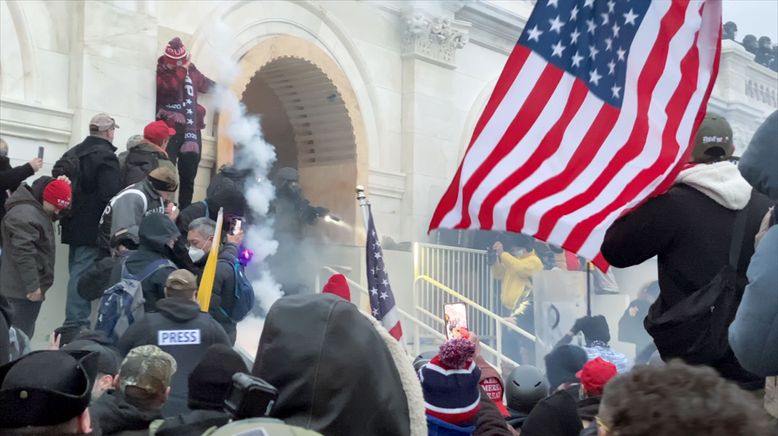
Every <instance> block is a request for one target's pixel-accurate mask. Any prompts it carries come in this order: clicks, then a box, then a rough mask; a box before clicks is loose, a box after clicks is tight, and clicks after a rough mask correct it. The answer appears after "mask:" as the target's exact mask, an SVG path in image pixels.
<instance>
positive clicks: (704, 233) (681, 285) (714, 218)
mask: <svg viewBox="0 0 778 436" xmlns="http://www.w3.org/2000/svg"><path fill="white" fill-rule="evenodd" d="M751 192H752V189H751V186H750V185H749V184H748V182H746V181H745V179H743V177H742V176H741V175H740V173H739V172H738V170H737V167H736V166H735V165H734V164H732V163H730V162H718V163H713V164H698V165H694V166H692V167H690V168H687V169H685V170H683V171H682V172H681V173H680V175H679V176H678V179H677V180H676V184H675V186H673V187H672V188H671V189H670V190H669V191H668V192H666V193H665V194H662V195H660V196H658V197H654V198H652V199H650V200H648V201H647V202H646V203H644V204H643V205H642V206H640V207H639V208H638V209H636V210H634V211H632V212H631V213H629V214H628V215H625V216H623V217H621V218H619V219H618V220H617V221H616V222H615V223H613V225H612V226H611V227H610V228H609V229H608V231H607V232H606V234H605V240H604V242H603V244H602V247H601V251H602V254H603V256H604V257H605V259H606V260H607V261H608V262H609V263H610V264H611V265H613V266H615V267H619V268H625V267H628V266H632V265H637V264H639V263H642V262H644V261H645V260H648V259H650V258H651V257H653V256H657V263H658V278H659V288H660V289H661V291H660V293H659V298H658V299H657V301H656V302H655V303H654V304H657V305H659V307H660V308H664V310H666V308H668V307H672V306H674V305H675V304H677V303H679V302H681V301H682V300H683V299H684V298H686V297H687V296H689V295H690V294H691V293H693V292H695V291H697V290H698V289H700V288H702V287H703V286H705V285H707V284H708V283H709V282H710V281H711V280H712V279H713V278H714V277H715V276H716V275H717V274H718V273H719V271H721V269H722V268H723V267H724V266H725V265H727V264H728V263H729V249H730V242H731V239H732V232H733V227H734V223H735V218H736V215H737V212H738V211H741V210H743V209H744V208H745V207H746V205H748V204H749V200H751V204H750V206H749V208H748V210H744V211H743V213H746V214H747V220H746V227H745V234H744V239H745V240H744V241H743V245H742V249H741V253H740V261H739V264H738V268H737V270H738V271H739V272H741V273H745V271H746V267H747V265H748V263H749V260H750V259H751V256H752V255H753V253H754V243H753V241H754V235H756V233H757V231H758V229H759V225H760V223H761V220H762V217H763V216H764V214H765V212H766V211H767V208H768V207H769V200H768V199H767V198H766V197H765V196H763V195H761V194H759V193H754V195H753V199H752V194H751ZM710 366H712V367H714V368H715V369H716V370H718V371H719V373H721V374H722V376H723V377H724V378H727V379H730V380H733V381H736V382H738V383H741V386H743V387H747V386H748V385H749V383H751V382H755V381H757V380H758V378H757V377H755V376H754V375H753V374H749V373H748V372H747V371H745V370H744V369H743V368H742V367H741V366H740V365H739V364H738V362H737V360H736V359H735V356H734V355H733V354H732V353H731V352H730V353H728V355H726V356H725V357H724V358H722V359H721V360H720V361H719V362H711V363H710Z"/></svg>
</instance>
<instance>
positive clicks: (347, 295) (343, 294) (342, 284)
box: [321, 274, 351, 301]
mask: <svg viewBox="0 0 778 436" xmlns="http://www.w3.org/2000/svg"><path fill="white" fill-rule="evenodd" d="M321 293H322V294H333V295H337V296H338V297H340V298H342V299H344V300H346V301H351V289H350V288H349V287H348V281H346V276H344V275H343V274H335V275H333V276H332V277H330V279H329V280H328V281H327V284H326V285H324V288H323V289H322V290H321Z"/></svg>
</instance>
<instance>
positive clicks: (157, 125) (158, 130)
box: [143, 120, 176, 146]
mask: <svg viewBox="0 0 778 436" xmlns="http://www.w3.org/2000/svg"><path fill="white" fill-rule="evenodd" d="M175 134H176V129H171V128H170V127H168V125H167V123H165V122H164V121H161V120H160V121H154V122H151V123H148V124H146V127H144V128H143V137H144V138H146V139H147V140H149V141H151V142H153V143H155V144H157V145H159V146H161V145H162V141H164V140H165V139H167V138H170V137H171V136H173V135H175Z"/></svg>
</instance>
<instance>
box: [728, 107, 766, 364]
mask: <svg viewBox="0 0 778 436" xmlns="http://www.w3.org/2000/svg"><path fill="white" fill-rule="evenodd" d="M776 138H778V111H776V112H773V114H772V115H770V117H768V118H767V120H766V121H765V122H764V124H762V126H760V127H759V129H758V130H757V132H756V133H755V134H754V137H753V139H752V140H751V143H750V144H749V146H748V148H747V149H746V151H745V152H744V153H743V158H742V159H741V160H740V166H739V169H740V172H741V173H742V174H743V176H744V177H745V178H746V179H747V180H748V181H749V182H750V183H751V184H753V185H754V187H755V188H756V189H757V190H759V191H760V192H763V193H765V194H767V195H769V196H770V198H771V199H772V200H773V201H778V171H777V170H776V168H778V146H777V145H776ZM772 213H773V214H775V211H773V212H772ZM747 276H748V285H747V286H746V290H745V292H744V294H743V300H742V301H741V303H740V307H738V311H737V315H736V316H735V320H734V321H733V322H732V324H731V325H730V327H729V343H730V345H731V346H732V350H733V351H734V352H735V356H737V359H738V361H739V362H740V364H741V365H743V367H744V368H745V369H747V370H749V371H751V372H753V373H754V374H757V375H761V376H774V375H778V226H776V225H773V226H772V227H770V228H769V229H768V230H767V233H766V234H765V235H764V236H763V237H762V239H761V241H760V242H759V245H758V246H757V248H756V251H755V253H754V256H753V257H752V258H751V264H750V265H749V266H748V272H747Z"/></svg>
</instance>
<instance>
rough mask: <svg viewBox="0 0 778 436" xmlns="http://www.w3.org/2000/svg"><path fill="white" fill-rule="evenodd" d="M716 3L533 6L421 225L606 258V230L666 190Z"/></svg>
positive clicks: (717, 22)
mask: <svg viewBox="0 0 778 436" xmlns="http://www.w3.org/2000/svg"><path fill="white" fill-rule="evenodd" d="M720 31H721V3H720V1H718V0H707V1H702V0H699V1H689V0H673V1H667V0H658V1H648V0H609V1H605V0H602V1H601V0H578V1H576V0H538V2H537V4H536V6H535V9H534V11H533V12H532V15H531V16H530V19H529V21H528V22H527V25H526V27H525V29H524V32H523V34H522V35H521V37H520V38H519V41H518V43H517V44H516V47H515V49H514V50H513V52H512V53H511V55H510V57H509V58H508V61H507V63H506V65H505V67H504V69H503V72H502V74H501V76H500V79H499V80H498V82H497V84H496V86H495V89H494V91H493V93H492V95H491V98H490V99H489V102H488V103H487V105H486V108H485V109H484V112H483V113H482V114H481V117H480V119H479V120H478V123H477V124H476V126H475V130H474V132H473V136H472V138H471V140H470V145H469V147H468V149H467V153H466V154H465V157H464V158H463V160H462V163H461V165H460V167H459V169H458V171H457V173H456V175H455V176H454V180H453V182H452V183H451V185H450V186H449V188H448V190H447V191H446V192H445V194H444V195H443V198H442V199H441V201H440V204H439V205H438V207H437V210H436V211H435V213H434V215H433V217H432V221H431V223H430V230H432V229H436V228H455V229H485V230H508V231H512V232H520V233H524V234H528V235H534V236H535V237H536V238H538V239H541V240H544V241H549V242H552V243H554V244H556V245H560V246H562V247H564V248H565V249H567V250H568V251H571V252H574V253H578V254H580V255H582V256H584V257H586V258H588V259H592V260H594V262H595V264H596V265H597V266H599V267H600V268H605V267H607V262H606V261H605V260H604V259H603V258H602V256H601V255H600V253H599V251H600V245H601V244H602V240H603V238H604V235H605V231H606V230H607V229H608V227H609V226H610V224H611V223H613V221H615V220H616V218H618V217H619V216H620V215H621V214H622V213H624V212H625V211H627V210H629V209H632V208H634V207H635V206H637V205H639V204H640V203H641V202H642V201H644V200H645V199H646V198H649V197H651V196H655V195H658V194H661V193H662V192H664V191H666V190H667V189H668V188H669V187H670V185H671V184H672V182H673V181H674V180H675V177H676V176H677V174H678V172H679V171H680V170H681V167H682V164H683V163H684V162H685V159H684V158H685V157H686V156H687V155H688V152H689V151H690V147H689V145H690V142H691V140H692V139H693V137H694V134H695V133H696V130H697V128H698V127H699V124H700V122H701V121H702V118H703V116H704V114H705V107H706V105H707V101H708V97H709V96H710V92H711V89H712V87H713V83H714V82H715V79H716V74H717V72H718V63H719V62H718V61H719V54H720V49H721V42H720Z"/></svg>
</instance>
